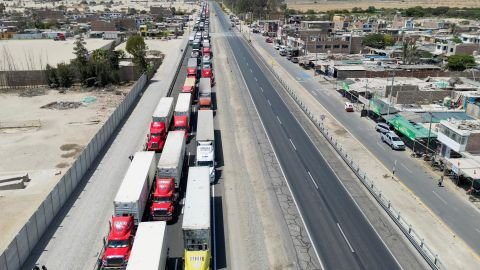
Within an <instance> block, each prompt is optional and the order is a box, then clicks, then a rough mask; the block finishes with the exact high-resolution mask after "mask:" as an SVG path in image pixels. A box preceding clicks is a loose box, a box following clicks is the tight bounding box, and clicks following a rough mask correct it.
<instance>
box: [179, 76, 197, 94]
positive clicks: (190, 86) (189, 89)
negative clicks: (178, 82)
mask: <svg viewBox="0 0 480 270" xmlns="http://www.w3.org/2000/svg"><path fill="white" fill-rule="evenodd" d="M195 84H196V79H195V78H193V77H187V78H186V79H185V84H183V86H182V93H190V94H192V96H195Z"/></svg>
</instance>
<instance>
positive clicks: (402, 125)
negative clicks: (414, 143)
mask: <svg viewBox="0 0 480 270" xmlns="http://www.w3.org/2000/svg"><path fill="white" fill-rule="evenodd" d="M384 118H385V120H387V122H388V123H389V124H390V125H392V126H393V127H395V129H396V130H398V132H400V133H402V134H403V135H405V136H406V137H408V138H409V139H410V140H416V139H424V138H428V133H429V132H428V129H427V128H425V127H423V126H422V125H418V124H415V123H413V122H410V121H408V119H406V118H404V117H403V116H401V115H398V114H397V115H389V116H385V117H384ZM430 137H431V138H434V137H437V134H436V133H434V132H433V131H430Z"/></svg>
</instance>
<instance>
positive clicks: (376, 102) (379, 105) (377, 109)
mask: <svg viewBox="0 0 480 270" xmlns="http://www.w3.org/2000/svg"><path fill="white" fill-rule="evenodd" d="M389 107H390V108H389ZM370 110H371V111H372V112H374V113H375V114H377V115H385V114H394V113H397V112H398V111H397V109H395V108H394V107H393V106H390V105H388V104H387V103H385V102H384V101H382V100H381V99H377V98H375V99H371V100H370Z"/></svg>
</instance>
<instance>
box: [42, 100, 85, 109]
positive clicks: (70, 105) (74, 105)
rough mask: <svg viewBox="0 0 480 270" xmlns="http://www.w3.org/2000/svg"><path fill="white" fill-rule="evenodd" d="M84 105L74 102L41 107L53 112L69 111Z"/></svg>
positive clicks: (53, 103) (58, 102)
mask: <svg viewBox="0 0 480 270" xmlns="http://www.w3.org/2000/svg"><path fill="white" fill-rule="evenodd" d="M81 105H82V103H81V102H73V101H54V102H50V103H48V104H46V105H43V106H42V107H40V108H41V109H51V110H69V109H76V108H78V107H80V106H81Z"/></svg>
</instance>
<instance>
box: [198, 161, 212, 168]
mask: <svg viewBox="0 0 480 270" xmlns="http://www.w3.org/2000/svg"><path fill="white" fill-rule="evenodd" d="M197 166H208V167H212V166H213V161H211V160H208V161H198V162H197Z"/></svg>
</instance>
